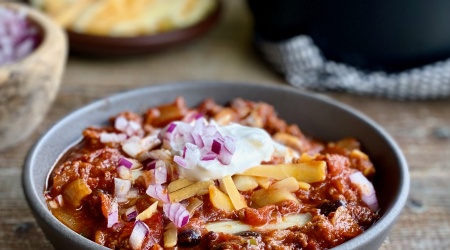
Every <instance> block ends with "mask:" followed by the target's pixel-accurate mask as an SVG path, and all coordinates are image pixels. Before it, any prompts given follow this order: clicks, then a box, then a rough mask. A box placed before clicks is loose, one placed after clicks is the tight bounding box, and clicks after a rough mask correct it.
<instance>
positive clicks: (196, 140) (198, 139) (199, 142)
mask: <svg viewBox="0 0 450 250" xmlns="http://www.w3.org/2000/svg"><path fill="white" fill-rule="evenodd" d="M192 138H193V139H194V144H195V145H197V146H198V147H199V148H203V147H204V146H205V144H204V143H203V140H202V136H201V135H200V134H199V133H197V132H192Z"/></svg>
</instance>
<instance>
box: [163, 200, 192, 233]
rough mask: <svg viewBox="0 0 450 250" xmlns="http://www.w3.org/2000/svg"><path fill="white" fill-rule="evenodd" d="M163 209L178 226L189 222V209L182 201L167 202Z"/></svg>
mask: <svg viewBox="0 0 450 250" xmlns="http://www.w3.org/2000/svg"><path fill="white" fill-rule="evenodd" d="M163 211H164V214H165V215H166V217H167V218H169V220H171V221H172V222H173V223H174V224H175V226H176V227H178V228H180V227H183V226H184V225H186V224H187V223H188V222H189V211H187V210H186V208H185V207H184V206H183V205H182V204H180V203H165V204H164V205H163Z"/></svg>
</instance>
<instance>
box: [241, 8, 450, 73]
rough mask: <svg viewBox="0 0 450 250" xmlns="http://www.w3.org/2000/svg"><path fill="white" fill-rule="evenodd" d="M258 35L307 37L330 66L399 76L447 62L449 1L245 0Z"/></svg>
mask: <svg viewBox="0 0 450 250" xmlns="http://www.w3.org/2000/svg"><path fill="white" fill-rule="evenodd" d="M248 3H249V6H250V9H251V11H252V13H253V14H254V18H255V29H256V32H257V33H258V35H260V36H262V37H263V38H264V39H266V40H270V41H280V40H284V39H288V38H290V37H293V36H295V35H299V34H305V35H309V36H310V37H311V38H312V39H313V41H314V43H315V44H316V45H317V46H318V47H319V48H320V49H321V51H322V53H323V55H324V56H325V57H326V58H327V59H330V60H335V61H338V62H343V63H346V64H350V65H353V66H356V67H358V68H362V69H367V70H384V71H389V72H392V71H400V70H404V69H408V68H413V67H417V66H421V65H424V64H429V63H432V62H435V61H438V60H443V59H446V58H449V57H450V1H449V0H379V1H370V0H278V1H273V0H248Z"/></svg>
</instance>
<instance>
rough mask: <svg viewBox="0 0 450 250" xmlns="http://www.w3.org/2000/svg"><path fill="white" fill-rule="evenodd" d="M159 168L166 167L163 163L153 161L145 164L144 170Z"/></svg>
mask: <svg viewBox="0 0 450 250" xmlns="http://www.w3.org/2000/svg"><path fill="white" fill-rule="evenodd" d="M161 167H166V164H165V163H164V161H162V160H154V161H151V162H149V163H148V164H147V167H146V168H145V170H151V169H155V168H161Z"/></svg>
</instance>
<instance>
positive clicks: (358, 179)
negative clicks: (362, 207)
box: [350, 171, 379, 211]
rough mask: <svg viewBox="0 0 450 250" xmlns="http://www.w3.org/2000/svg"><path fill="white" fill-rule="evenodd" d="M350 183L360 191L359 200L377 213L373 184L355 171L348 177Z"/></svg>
mask: <svg viewBox="0 0 450 250" xmlns="http://www.w3.org/2000/svg"><path fill="white" fill-rule="evenodd" d="M350 181H351V182H352V183H353V184H354V185H356V186H357V187H358V189H359V190H360V191H361V194H362V197H361V200H362V201H363V202H364V203H366V205H367V206H368V207H369V208H370V209H371V210H372V211H377V210H378V209H379V207H378V200H377V196H376V193H375V188H374V187H373V184H372V183H371V182H370V181H369V180H368V179H367V178H366V177H365V176H364V175H363V173H361V172H360V171H356V172H354V173H352V174H351V175H350Z"/></svg>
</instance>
